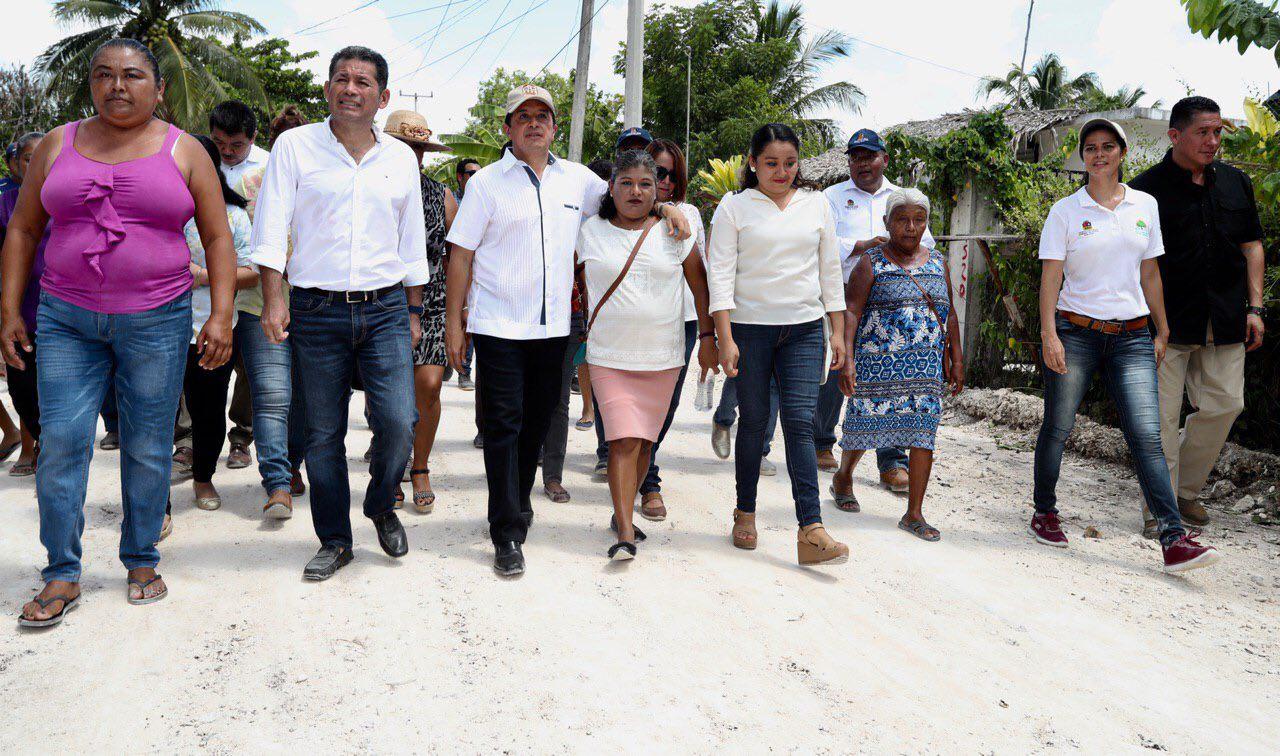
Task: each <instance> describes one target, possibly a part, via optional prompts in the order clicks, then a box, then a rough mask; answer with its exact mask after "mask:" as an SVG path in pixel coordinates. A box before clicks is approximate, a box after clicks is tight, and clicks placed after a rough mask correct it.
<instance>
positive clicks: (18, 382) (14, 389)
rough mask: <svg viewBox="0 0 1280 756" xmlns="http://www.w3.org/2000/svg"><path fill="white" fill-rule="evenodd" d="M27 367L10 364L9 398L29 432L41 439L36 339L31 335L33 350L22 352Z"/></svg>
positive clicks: (35, 437) (37, 439)
mask: <svg viewBox="0 0 1280 756" xmlns="http://www.w3.org/2000/svg"><path fill="white" fill-rule="evenodd" d="M21 354H22V361H23V362H25V363H27V366H26V368H24V369H22V370H19V369H18V368H16V367H13V366H12V365H10V366H9V372H8V375H9V398H10V399H12V400H13V408H14V409H15V410H17V411H18V417H19V418H20V419H21V420H22V422H23V424H25V425H26V426H27V432H28V433H30V434H31V437H32V438H34V439H35V440H36V441H39V440H40V392H39V391H38V390H37V389H36V340H35V334H32V335H31V351H30V352H21Z"/></svg>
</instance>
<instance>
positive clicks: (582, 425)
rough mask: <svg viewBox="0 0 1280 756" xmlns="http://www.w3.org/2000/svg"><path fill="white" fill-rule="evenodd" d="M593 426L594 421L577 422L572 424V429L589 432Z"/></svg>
mask: <svg viewBox="0 0 1280 756" xmlns="http://www.w3.org/2000/svg"><path fill="white" fill-rule="evenodd" d="M595 425H596V421H595V420H579V421H578V422H576V423H574V424H573V427H575V428H577V429H578V430H580V431H586V430H591V429H592V428H594V427H595Z"/></svg>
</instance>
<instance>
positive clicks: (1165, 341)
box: [1151, 331, 1169, 367]
mask: <svg viewBox="0 0 1280 756" xmlns="http://www.w3.org/2000/svg"><path fill="white" fill-rule="evenodd" d="M1151 345H1152V346H1153V347H1155V350H1156V367H1160V363H1162V362H1164V353H1165V352H1167V351H1168V350H1169V332H1168V331H1156V335H1155V338H1154V339H1152V340H1151Z"/></svg>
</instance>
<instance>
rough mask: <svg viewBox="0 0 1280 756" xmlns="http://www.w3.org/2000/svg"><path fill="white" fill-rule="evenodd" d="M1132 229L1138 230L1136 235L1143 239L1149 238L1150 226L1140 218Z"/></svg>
mask: <svg viewBox="0 0 1280 756" xmlns="http://www.w3.org/2000/svg"><path fill="white" fill-rule="evenodd" d="M1134 230H1135V231H1137V232H1138V236H1141V237H1142V238H1144V239H1147V238H1150V236H1151V228H1150V227H1149V226H1148V225H1147V222H1146V221H1144V220H1142V219H1141V218H1139V219H1138V223H1137V225H1136V226H1135V227H1134Z"/></svg>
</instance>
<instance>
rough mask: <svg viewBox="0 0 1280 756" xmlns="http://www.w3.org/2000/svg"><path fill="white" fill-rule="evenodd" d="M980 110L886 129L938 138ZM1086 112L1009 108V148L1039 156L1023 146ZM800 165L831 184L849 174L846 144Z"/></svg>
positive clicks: (821, 181)
mask: <svg viewBox="0 0 1280 756" xmlns="http://www.w3.org/2000/svg"><path fill="white" fill-rule="evenodd" d="M977 113H978V111H975V110H964V111H962V112H959V113H948V114H946V115H943V116H939V117H937V118H931V119H929V120H927V121H908V122H906V123H900V124H898V125H896V126H890V127H889V128H887V129H885V130H884V133H886V134H888V133H891V132H898V133H901V134H903V135H904V136H909V137H914V138H916V139H939V138H941V137H944V136H946V135H947V134H950V133H951V132H953V131H957V130H959V129H962V128H964V127H965V126H967V125H968V124H969V121H970V120H971V119H972V118H973V117H974V116H975V115H977ZM1085 113H1086V111H1085V110H1082V109H1080V108H1060V109H1057V110H1007V111H1005V113H1004V122H1005V123H1006V124H1007V125H1008V126H1009V128H1010V130H1012V131H1013V134H1014V140H1015V141H1014V143H1013V144H1010V145H1009V147H1010V149H1014V150H1018V151H1019V157H1026V158H1027V159H1030V160H1033V161H1034V160H1035V159H1037V158H1036V156H1031V155H1027V156H1024V155H1022V154H1021V152H1022V150H1023V149H1025V148H1027V146H1028V145H1030V144H1032V143H1033V142H1034V137H1035V136H1036V135H1037V134H1039V133H1040V132H1042V131H1044V130H1045V129H1052V128H1054V127H1057V126H1061V125H1063V124H1069V123H1073V122H1075V121H1076V120H1078V119H1079V118H1080V117H1081V116H1082V115H1084V114H1085ZM800 169H801V171H802V172H803V174H804V176H805V178H809V179H812V180H814V181H816V182H818V183H819V184H820V185H822V186H830V185H832V184H836V183H839V182H841V181H844V180H845V179H847V178H849V161H848V159H847V158H846V157H845V154H844V148H843V147H837V148H835V149H833V150H828V151H827V152H824V153H822V154H821V155H815V156H814V157H811V158H806V159H805V160H803V161H801V164H800Z"/></svg>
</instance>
